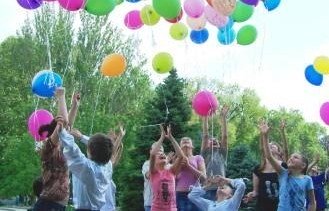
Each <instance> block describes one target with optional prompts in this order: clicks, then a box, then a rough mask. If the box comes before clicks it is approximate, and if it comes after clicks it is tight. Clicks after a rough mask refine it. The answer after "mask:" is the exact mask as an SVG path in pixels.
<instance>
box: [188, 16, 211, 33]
mask: <svg viewBox="0 0 329 211" xmlns="http://www.w3.org/2000/svg"><path fill="white" fill-rule="evenodd" d="M186 23H187V25H188V26H189V27H190V28H191V29H193V30H201V29H203V28H204V27H205V26H206V23H207V20H206V18H205V16H204V15H201V16H200V17H198V18H191V17H189V16H186Z"/></svg>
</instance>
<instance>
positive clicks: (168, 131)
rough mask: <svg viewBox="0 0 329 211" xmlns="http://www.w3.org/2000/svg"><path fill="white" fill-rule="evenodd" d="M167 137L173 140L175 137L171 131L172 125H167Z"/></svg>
mask: <svg viewBox="0 0 329 211" xmlns="http://www.w3.org/2000/svg"><path fill="white" fill-rule="evenodd" d="M165 137H166V138H167V139H169V140H172V139H173V138H174V137H173V135H172V133H171V125H169V126H167V133H166V134H165Z"/></svg>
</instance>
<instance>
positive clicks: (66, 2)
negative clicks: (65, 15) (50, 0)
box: [58, 0, 85, 11]
mask: <svg viewBox="0 0 329 211" xmlns="http://www.w3.org/2000/svg"><path fill="white" fill-rule="evenodd" d="M58 3H59V4H60V5H61V6H62V7H63V8H64V9H67V10H68V11H76V10H79V9H81V8H83V7H84V4H85V1H84V0H58Z"/></svg>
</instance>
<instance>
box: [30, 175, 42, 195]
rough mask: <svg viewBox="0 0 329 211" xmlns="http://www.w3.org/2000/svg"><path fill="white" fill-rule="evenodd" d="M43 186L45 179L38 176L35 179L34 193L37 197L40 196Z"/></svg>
mask: <svg viewBox="0 0 329 211" xmlns="http://www.w3.org/2000/svg"><path fill="white" fill-rule="evenodd" d="M42 186H43V181H42V177H38V178H36V179H35V180H34V181H33V186H32V188H33V194H34V195H36V196H37V197H40V194H41V192H42Z"/></svg>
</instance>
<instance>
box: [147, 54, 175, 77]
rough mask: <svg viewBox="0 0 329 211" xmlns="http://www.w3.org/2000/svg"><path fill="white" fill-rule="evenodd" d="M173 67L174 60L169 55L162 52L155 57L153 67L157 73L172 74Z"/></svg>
mask: <svg viewBox="0 0 329 211" xmlns="http://www.w3.org/2000/svg"><path fill="white" fill-rule="evenodd" d="M173 66H174V65H173V58H172V56H171V55H170V54H169V53H166V52H160V53H158V54H156V55H155V56H154V57H153V60H152V67H153V69H154V70H155V71H156V72H157V73H167V72H170V71H171V70H172V69H173Z"/></svg>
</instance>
